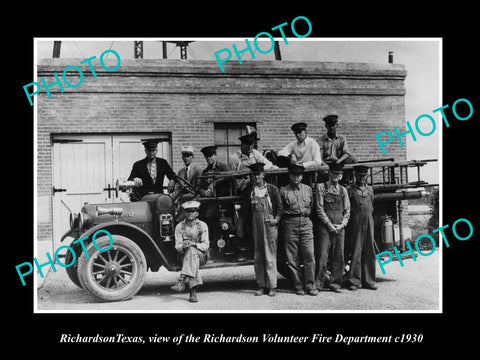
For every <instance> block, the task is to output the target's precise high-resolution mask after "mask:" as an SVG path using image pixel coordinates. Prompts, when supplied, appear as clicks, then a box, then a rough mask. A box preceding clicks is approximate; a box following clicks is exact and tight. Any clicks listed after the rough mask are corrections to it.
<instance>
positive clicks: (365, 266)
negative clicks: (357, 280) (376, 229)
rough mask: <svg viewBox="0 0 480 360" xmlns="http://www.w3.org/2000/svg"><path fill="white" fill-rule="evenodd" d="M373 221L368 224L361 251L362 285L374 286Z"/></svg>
mask: <svg viewBox="0 0 480 360" xmlns="http://www.w3.org/2000/svg"><path fill="white" fill-rule="evenodd" d="M374 241H375V240H374V237H373V221H371V222H370V223H369V227H368V228H367V236H366V239H365V242H364V244H363V251H362V285H363V284H367V285H371V286H374V285H375V282H376V274H375V272H376V259H375V250H374V246H373V242H374Z"/></svg>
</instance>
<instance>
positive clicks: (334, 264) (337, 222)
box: [315, 164, 350, 292]
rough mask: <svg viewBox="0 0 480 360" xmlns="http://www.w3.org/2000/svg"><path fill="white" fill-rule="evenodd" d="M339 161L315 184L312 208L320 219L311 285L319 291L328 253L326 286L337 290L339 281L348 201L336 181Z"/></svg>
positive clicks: (323, 285)
mask: <svg viewBox="0 0 480 360" xmlns="http://www.w3.org/2000/svg"><path fill="white" fill-rule="evenodd" d="M342 168H343V165H341V164H330V165H329V172H328V175H329V180H328V181H327V182H325V183H320V184H317V188H316V192H315V197H316V210H317V216H318V217H319V219H320V224H319V229H318V236H317V239H316V241H317V242H318V243H317V246H316V248H317V253H316V264H317V266H316V275H315V286H316V287H317V289H319V290H322V289H323V288H324V287H325V285H326V281H325V280H326V274H327V262H328V257H329V253H331V259H330V260H331V268H332V271H331V276H330V283H329V288H330V290H331V291H334V292H341V290H340V288H341V287H342V282H343V271H344V267H345V261H344V254H343V251H344V242H345V227H346V226H347V223H348V219H349V218H350V201H349V198H348V193H347V189H346V188H345V187H343V186H341V185H340V184H339V181H340V180H341V179H342V174H343V172H342Z"/></svg>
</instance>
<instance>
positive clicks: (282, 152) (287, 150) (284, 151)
mask: <svg viewBox="0 0 480 360" xmlns="http://www.w3.org/2000/svg"><path fill="white" fill-rule="evenodd" d="M292 150H293V142H291V143H288V144H287V146H285V147H284V148H283V149H282V150H280V151H279V152H278V156H288V155H290V154H291V153H292Z"/></svg>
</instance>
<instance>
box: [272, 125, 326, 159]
mask: <svg viewBox="0 0 480 360" xmlns="http://www.w3.org/2000/svg"><path fill="white" fill-rule="evenodd" d="M291 129H292V131H293V133H294V134H295V137H296V140H295V141H292V142H291V143H289V144H287V146H285V147H284V148H283V149H282V150H280V151H279V152H278V156H284V157H289V158H290V162H291V163H292V164H302V165H303V166H304V167H309V166H319V165H321V164H322V155H321V153H320V145H318V143H317V142H316V141H315V140H314V139H313V138H311V137H309V136H308V135H307V124H306V123H303V122H299V123H295V124H293V125H292V126H291Z"/></svg>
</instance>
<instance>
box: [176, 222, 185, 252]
mask: <svg viewBox="0 0 480 360" xmlns="http://www.w3.org/2000/svg"><path fill="white" fill-rule="evenodd" d="M175 249H176V250H177V251H178V252H183V236H182V229H181V224H177V226H175Z"/></svg>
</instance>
